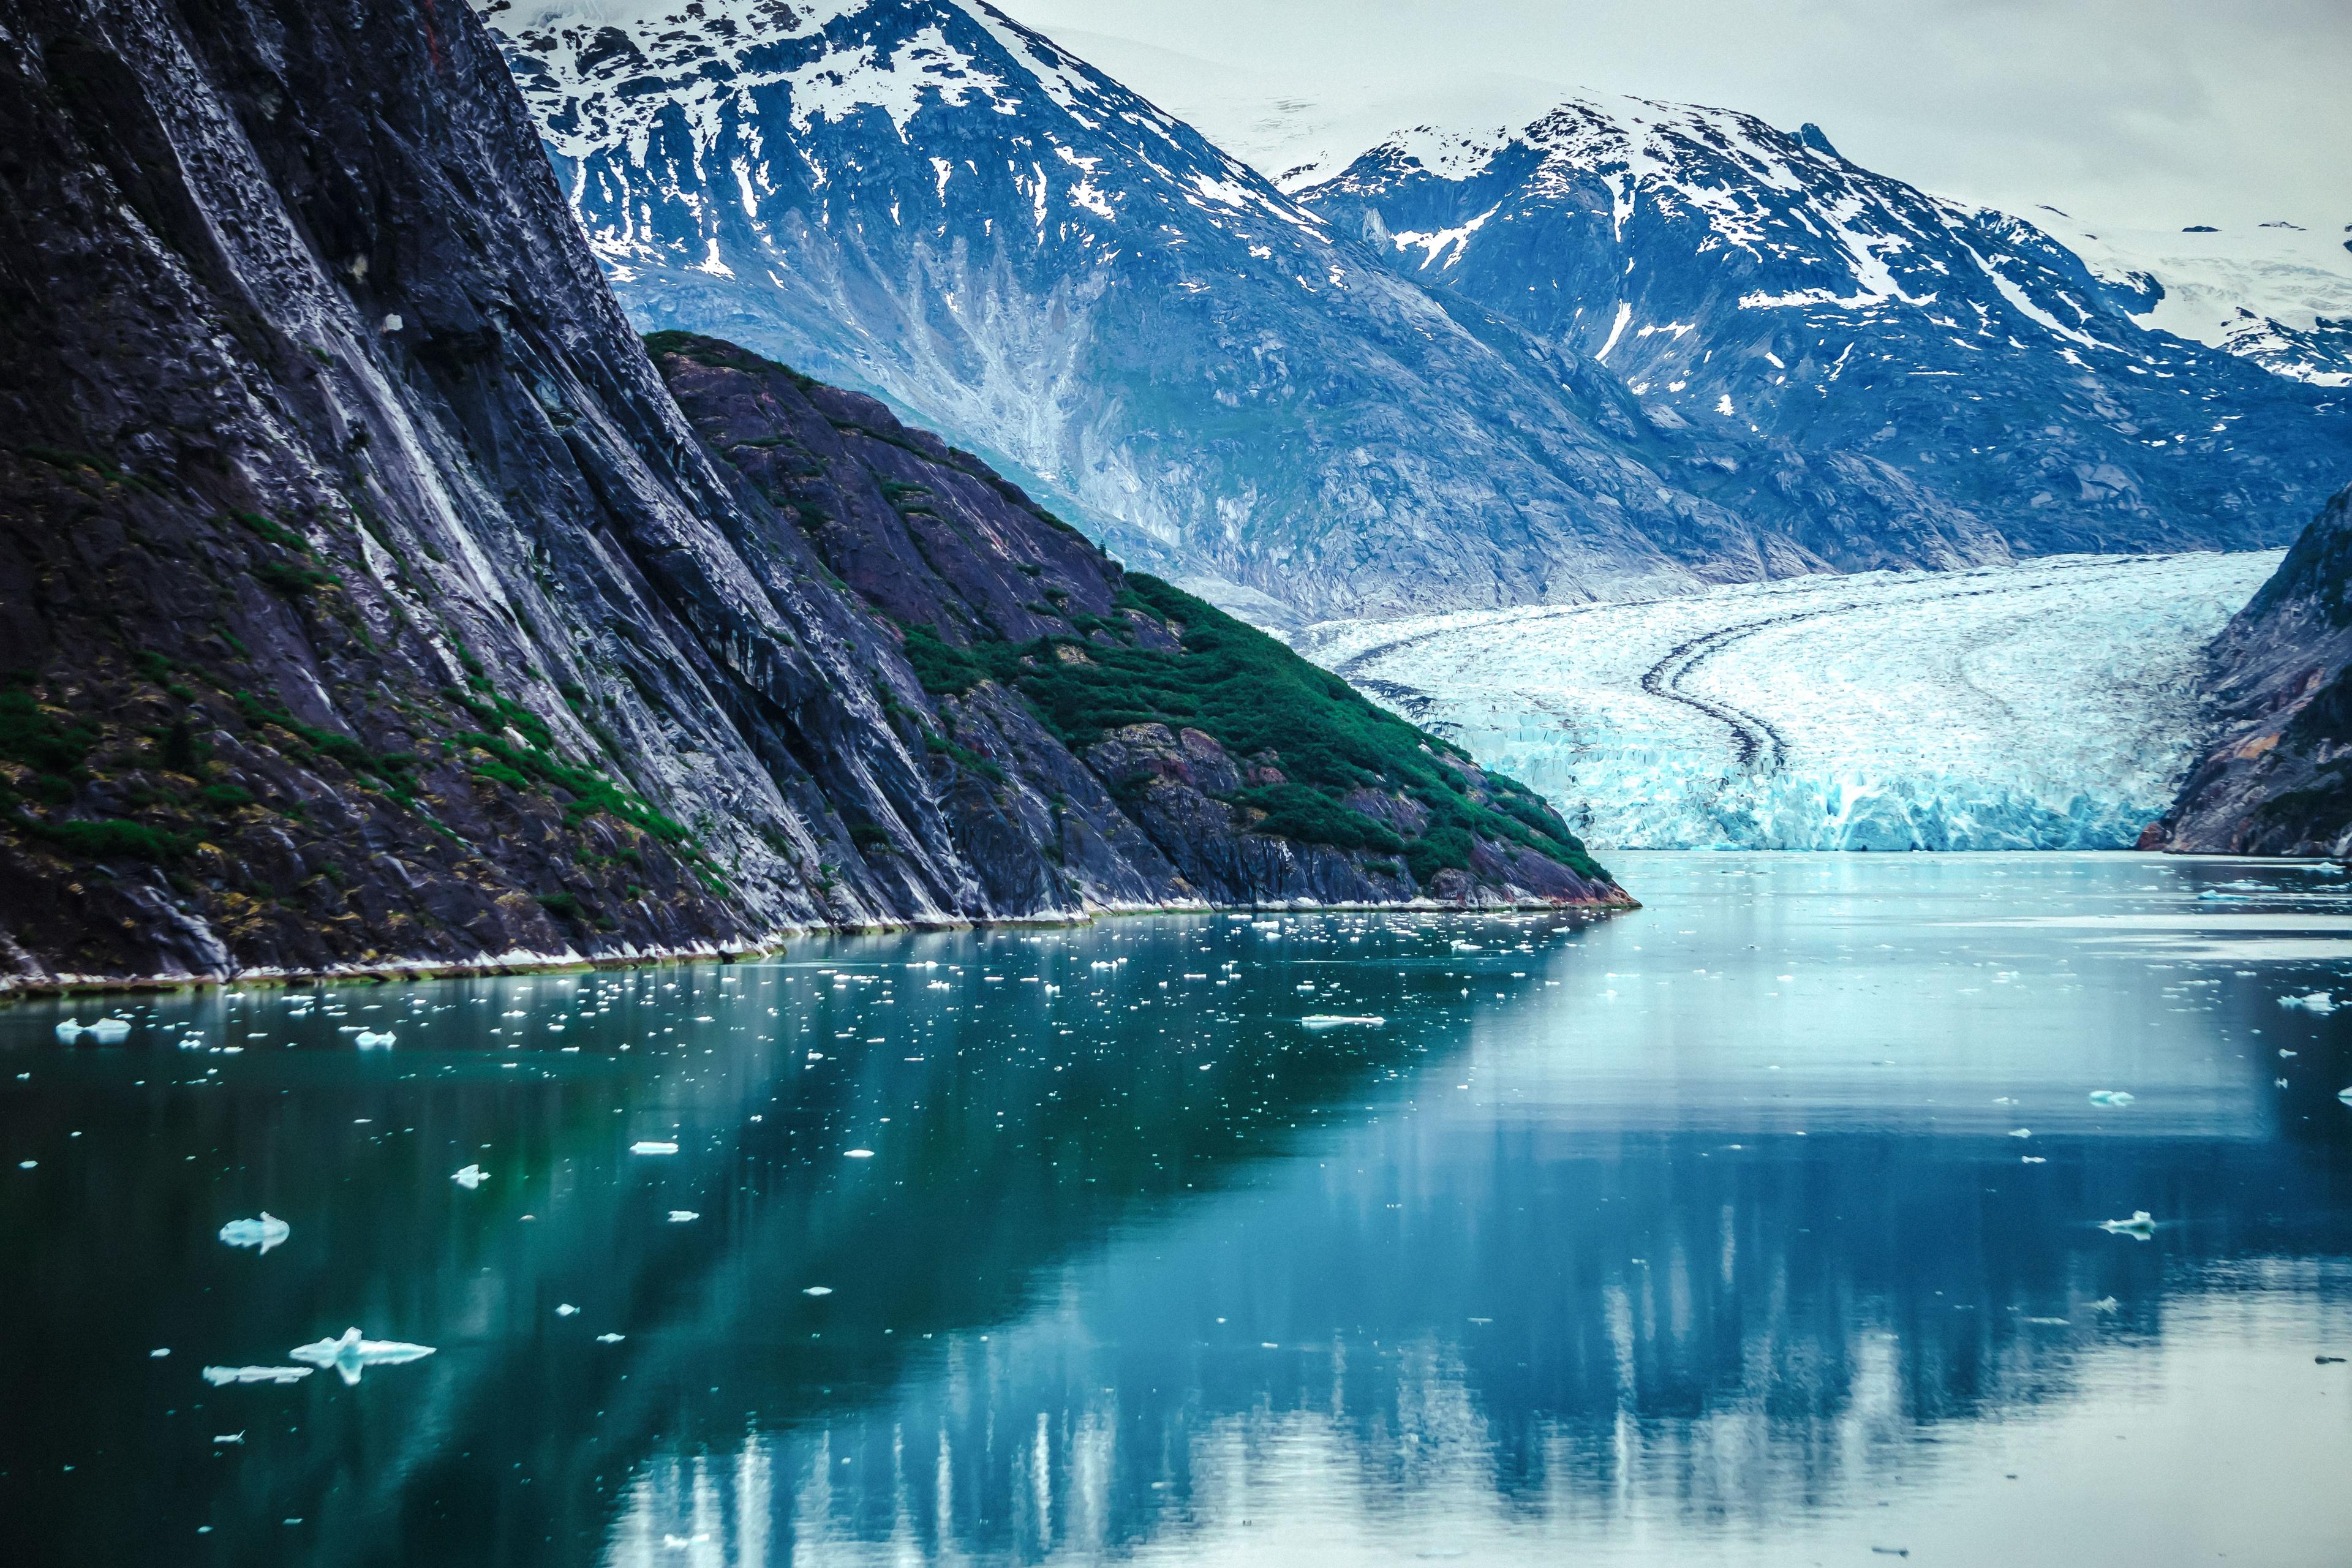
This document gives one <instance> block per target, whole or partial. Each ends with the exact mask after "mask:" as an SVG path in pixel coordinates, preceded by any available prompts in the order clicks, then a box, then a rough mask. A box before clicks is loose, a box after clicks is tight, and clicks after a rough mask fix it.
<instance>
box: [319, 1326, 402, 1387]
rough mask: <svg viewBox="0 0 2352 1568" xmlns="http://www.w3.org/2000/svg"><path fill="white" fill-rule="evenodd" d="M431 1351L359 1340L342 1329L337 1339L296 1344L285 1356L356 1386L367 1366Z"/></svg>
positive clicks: (354, 1331) (389, 1363)
mask: <svg viewBox="0 0 2352 1568" xmlns="http://www.w3.org/2000/svg"><path fill="white" fill-rule="evenodd" d="M433 1349H434V1347H433V1346H431V1345H412V1344H404V1343H403V1342H401V1341H399V1340H363V1339H362V1338H360V1331H358V1330H357V1329H345V1330H344V1331H343V1336H342V1338H341V1339H337V1340H319V1341H316V1342H312V1343H310V1344H307V1345H297V1346H295V1347H294V1348H293V1349H292V1350H290V1351H288V1352H286V1353H287V1354H288V1355H290V1356H292V1357H293V1358H294V1359H295V1360H296V1361H307V1362H309V1363H310V1364H311V1365H313V1366H331V1367H333V1368H334V1369H335V1370H336V1371H337V1372H338V1373H341V1374H342V1379H343V1382H344V1383H346V1384H356V1383H357V1382H359V1380H360V1373H361V1372H362V1371H363V1370H364V1369H366V1368H368V1367H372V1366H397V1365H399V1364H400V1363H402V1362H407V1361H422V1360H423V1359H424V1358H425V1357H426V1356H429V1355H431V1354H432V1353H433Z"/></svg>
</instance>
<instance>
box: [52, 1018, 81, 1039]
mask: <svg viewBox="0 0 2352 1568" xmlns="http://www.w3.org/2000/svg"><path fill="white" fill-rule="evenodd" d="M87 1029H88V1026H87V1025H85V1024H83V1022H82V1021H81V1020H80V1019H79V1018H68V1019H67V1020H66V1021H65V1022H64V1023H62V1024H59V1025H58V1039H59V1040H60V1041H62V1042H64V1043H65V1044H67V1045H68V1046H70V1045H72V1044H73V1043H74V1042H75V1041H76V1040H79V1039H80V1038H81V1037H82V1036H83V1034H84V1033H86V1032H87Z"/></svg>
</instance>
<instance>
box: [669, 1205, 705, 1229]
mask: <svg viewBox="0 0 2352 1568" xmlns="http://www.w3.org/2000/svg"><path fill="white" fill-rule="evenodd" d="M701 1217H702V1216H701V1215H698V1214H697V1213H695V1212H694V1211H693V1210H692V1209H672V1210H670V1211H669V1222H670V1224H672V1225H688V1224H691V1223H692V1222H693V1221H695V1220H698V1219H700V1218H701Z"/></svg>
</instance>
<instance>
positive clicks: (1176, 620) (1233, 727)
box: [906, 573, 1606, 883]
mask: <svg viewBox="0 0 2352 1568" xmlns="http://www.w3.org/2000/svg"><path fill="white" fill-rule="evenodd" d="M1118 607H1119V608H1120V609H1121V610H1122V611H1124V612H1126V614H1125V615H1123V616H1116V617H1112V618H1110V619H1104V618H1101V617H1097V616H1087V615H1085V614H1083V613H1079V614H1073V615H1071V616H1068V617H1067V618H1068V619H1069V620H1070V622H1071V624H1072V625H1073V626H1074V627H1075V628H1076V635H1071V636H1061V635H1055V636H1049V637H1039V638H1037V639H1035V640H1034V641H1032V642H1027V643H1020V644H1015V643H1008V642H983V643H977V644H974V645H973V646H971V647H963V648H959V647H952V646H950V644H948V643H946V642H944V641H942V640H941V639H940V637H939V636H938V634H937V632H936V631H935V630H934V629H933V628H931V627H929V626H908V628H906V631H907V658H908V662H909V663H910V664H912V665H913V667H914V669H915V673H916V675H917V676H918V677H919V679H921V680H922V682H923V686H924V688H925V689H927V690H929V691H930V692H931V693H932V694H933V695H947V694H951V693H956V692H961V691H967V690H970V689H971V688H972V687H974V686H976V685H978V684H979V683H980V682H982V681H983V680H994V681H997V682H998V683H1000V684H1002V685H1004V686H1007V687H1010V688H1011V689H1014V690H1016V691H1018V692H1020V693H1021V694H1022V695H1023V696H1024V697H1025V698H1027V699H1028V700H1029V704H1030V706H1031V707H1032V708H1033V709H1034V710H1035V711H1036V713H1037V715H1038V717H1039V718H1040V719H1041V720H1043V721H1044V722H1045V725H1046V727H1047V728H1049V729H1051V730H1052V731H1054V732H1055V735H1057V736H1058V737H1059V738H1060V739H1061V740H1062V742H1064V743H1065V744H1066V745H1068V746H1070V747H1072V748H1073V749H1077V748H1082V747H1085V746H1088V745H1091V744H1093V743H1094V742H1097V741H1099V740H1101V739H1102V738H1103V737H1104V736H1105V735H1106V734H1108V733H1109V732H1110V731H1114V730H1118V729H1120V728H1122V727H1124V726H1126V725H1129V724H1147V723H1161V724H1166V725H1168V726H1170V727H1171V728H1175V727H1178V726H1183V727H1189V728H1191V729H1195V730H1199V731H1202V733H1204V734H1206V735H1208V736H1210V737H1211V738H1212V739H1213V740H1214V741H1216V742H1217V743H1218V744H1219V745H1221V746H1223V748H1224V749H1225V750H1226V751H1227V752H1230V753H1231V754H1232V755H1233V756H1234V758H1235V759H1236V760H1237V761H1245V760H1247V759H1252V758H1256V757H1260V756H1263V755H1265V754H1267V753H1271V754H1272V756H1273V757H1274V758H1275V759H1277V761H1276V766H1277V767H1278V769H1279V771H1280V773H1281V774H1282V776H1283V779H1284V781H1285V782H1283V783H1280V784H1271V785H1263V786H1259V787H1256V788H1252V789H1246V790H1244V791H1243V792H1241V793H1240V794H1238V795H1234V796H1233V797H1231V798H1232V799H1233V801H1234V804H1236V805H1246V806H1254V807H1256V808H1258V809H1260V810H1263V811H1264V812H1265V813H1266V816H1265V820H1264V821H1263V822H1262V823H1260V824H1259V830H1260V831H1262V832H1265V833H1270V834H1275V835H1277V836H1280V837H1287V838H1296V839H1300V840H1304V841H1307V842H1310V843H1318V844H1329V845H1333V846H1336V847H1339V848H1342V849H1365V850H1374V851H1380V852H1385V853H1390V854H1399V855H1402V857H1403V858H1404V860H1405V863H1406V865H1407V866H1408V867H1409V868H1411V869H1412V874H1413V876H1414V878H1415V879H1417V880H1419V881H1422V882H1424V883H1425V882H1427V881H1428V879H1430V878H1431V877H1432V876H1434V875H1435V874H1436V873H1437V872H1438V871H1440V870H1443V869H1445V868H1449V867H1467V866H1468V865H1469V863H1470V854H1471V848H1472V844H1473V840H1474V839H1475V838H1484V839H1486V840H1489V841H1492V842H1505V843H1512V844H1518V845H1523V846H1525V847H1528V848H1529V849H1532V850H1534V851H1536V852H1537V853H1538V854H1541V855H1546V856H1549V857H1550V858H1552V859H1555V860H1558V861H1559V862H1560V863H1561V864H1562V865H1565V866H1568V867H1570V868H1572V869H1574V870H1576V871H1578V872H1579V873H1580V874H1582V875H1585V876H1588V877H1595V878H1598V877H1601V876H1605V875H1606V873H1605V872H1603V871H1602V870H1601V868H1600V867H1599V866H1598V865H1596V864H1595V863H1594V862H1593V860H1592V858H1591V856H1590V855H1588V854H1587V853H1586V852H1585V848H1584V846H1583V844H1582V843H1581V842H1580V840H1579V839H1578V838H1577V837H1576V835H1575V834H1574V833H1572V832H1570V830H1569V827H1568V825H1567V824H1566V823H1564V822H1562V821H1561V820H1560V819H1559V815H1558V814H1557V813H1555V812H1554V811H1553V810H1552V809H1551V807H1550V806H1549V805H1546V804H1545V803H1544V802H1543V800H1542V799H1541V798H1540V797H1539V796H1538V795H1534V794H1533V793H1531V792H1530V791H1528V790H1527V789H1525V788H1523V787H1521V786H1520V785H1518V784H1515V783H1513V782H1512V781H1510V780H1508V779H1505V778H1502V777H1499V776H1497V775H1495V774H1491V773H1480V772H1478V771H1477V770H1476V767H1475V763H1472V762H1471V760H1470V758H1469V756H1468V754H1467V753H1466V752H1463V751H1462V750H1461V749H1460V748H1459V747H1457V746H1454V745H1451V744H1449V743H1448V742H1444V741H1442V740H1440V739H1438V738H1437V737H1436V736H1434V735H1432V734H1429V733H1428V732H1426V731H1423V730H1419V729H1416V728H1415V727H1414V726H1412V724H1409V723H1407V722H1406V721H1404V720H1402V719H1400V718H1398V717H1397V716H1396V715H1395V714H1393V713H1390V712H1388V711H1386V710H1383V709H1381V708H1378V707H1375V706H1374V705H1373V704H1372V703H1371V702H1370V701H1369V700H1366V699H1365V698H1364V697H1363V696H1362V695H1361V694H1360V693H1359V692H1358V691H1357V690H1356V689H1354V688H1353V687H1351V686H1349V684H1348V683H1347V682H1346V681H1344V680H1342V679H1339V677H1338V676H1336V675H1333V674H1331V673H1330V672H1329V671H1328V670H1325V669H1321V668H1318V667H1316V666H1315V665H1313V664H1310V663H1308V662H1307V660H1306V659H1304V658H1299V657H1298V656H1297V654H1295V653H1293V652H1291V651H1290V649H1288V648H1287V647H1284V646H1283V645H1282V644H1281V643H1279V642H1277V641H1276V640H1275V639H1274V638H1273V637H1268V636H1266V635H1265V633H1264V632H1261V631H1259V630H1257V629H1256V628H1255V627H1254V626H1247V625H1245V624H1244V623H1243V622H1241V621H1238V620H1235V619H1234V617H1233V616H1228V615H1226V614H1225V613H1224V612H1223V611H1222V610H1219V609H1217V608H1215V607H1214V606H1213V605H1209V604H1206V603H1204V602H1203V601H1202V600H1200V599H1196V598H1194V597H1193V596H1192V595H1190V594H1187V593H1184V592H1183V591H1181V589H1178V588H1175V587H1172V586H1171V585H1170V584H1166V583H1163V582H1161V581H1160V580H1159V579H1158V578H1156V577H1149V576H1146V575H1144V574H1140V573H1129V574H1127V588H1126V591H1125V592H1123V593H1122V594H1121V595H1119V600H1118ZM1138 616H1140V617H1144V618H1146V619H1148V620H1150V621H1151V622H1154V623H1157V624H1158V625H1159V626H1161V627H1163V628H1165V629H1167V630H1168V631H1170V632H1171V633H1175V634H1177V635H1178V636H1179V637H1180V639H1181V646H1182V651H1181V653H1177V652H1171V651H1161V650H1160V649H1155V648H1152V647H1146V646H1143V645H1142V643H1141V641H1140V640H1139V637H1138V635H1137V624H1136V620H1135V619H1134V617H1138ZM1358 789H1363V790H1370V791H1373V792H1376V793H1379V794H1383V795H1403V796H1404V797H1405V798H1406V799H1408V800H1411V801H1412V802H1414V803H1416V804H1418V805H1420V806H1421V807H1423V809H1424V810H1426V811H1427V812H1428V814H1429V817H1428V822H1427V825H1426V826H1425V827H1424V828H1423V831H1422V833H1421V834H1420V835H1419V836H1418V837H1414V838H1412V839H1411V840H1410V841H1408V840H1406V839H1405V838H1403V837H1401V836H1400V835H1399V834H1398V833H1397V832H1396V831H1395V830H1394V829H1392V828H1391V827H1390V826H1387V825H1385V824H1383V823H1381V822H1378V821H1375V820H1374V819H1373V818H1372V817H1370V816H1367V815H1365V814H1364V813H1362V812H1360V811H1357V810H1354V809H1352V808H1351V807H1349V805H1347V804H1346V803H1345V797H1346V796H1347V795H1349V792H1351V791H1354V790H1358Z"/></svg>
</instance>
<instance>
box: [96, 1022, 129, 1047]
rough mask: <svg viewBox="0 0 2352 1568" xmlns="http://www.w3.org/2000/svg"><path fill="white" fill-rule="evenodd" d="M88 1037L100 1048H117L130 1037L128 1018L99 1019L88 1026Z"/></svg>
mask: <svg viewBox="0 0 2352 1568" xmlns="http://www.w3.org/2000/svg"><path fill="white" fill-rule="evenodd" d="M89 1037H90V1038H91V1039H93V1040H96V1041H97V1042H98V1043H99V1044H100V1045H101V1046H119V1045H121V1043H122V1042H123V1041H125V1040H127V1039H129V1038H130V1037H131V1020H130V1019H128V1018H100V1020H99V1021H98V1022H97V1023H95V1024H92V1025H91V1026H89Z"/></svg>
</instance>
